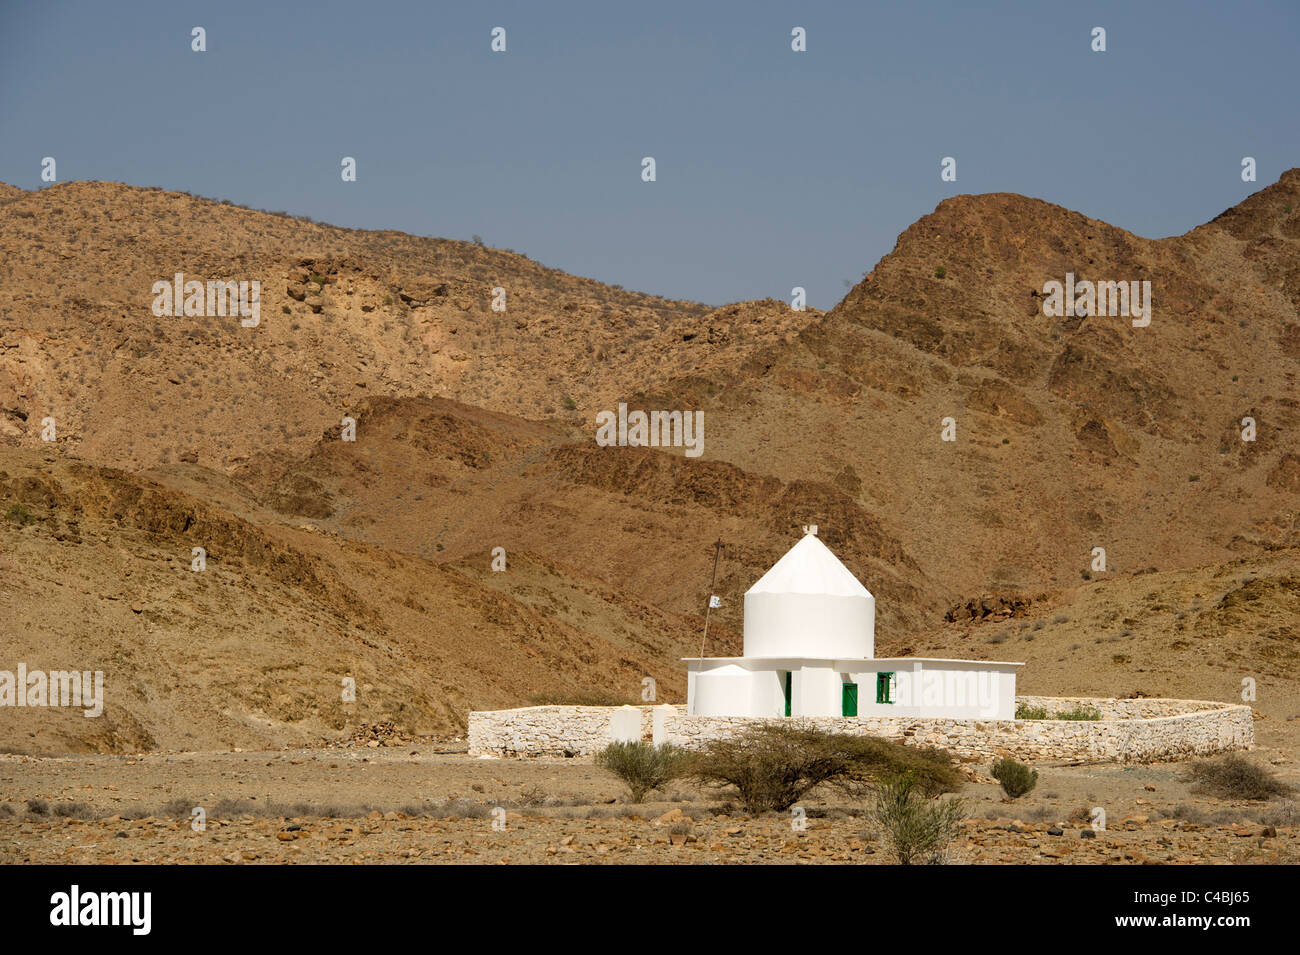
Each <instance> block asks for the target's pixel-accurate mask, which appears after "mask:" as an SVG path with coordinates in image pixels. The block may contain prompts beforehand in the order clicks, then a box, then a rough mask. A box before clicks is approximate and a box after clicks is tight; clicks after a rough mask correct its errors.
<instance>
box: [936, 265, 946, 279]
mask: <svg viewBox="0 0 1300 955" xmlns="http://www.w3.org/2000/svg"><path fill="white" fill-rule="evenodd" d="M947 274H948V270H947V269H945V268H944V267H943V266H942V265H941V266H939V267H938V268H937V269H935V270H934V277H935V278H937V279H941V278H943V277H944V276H946V275H947Z"/></svg>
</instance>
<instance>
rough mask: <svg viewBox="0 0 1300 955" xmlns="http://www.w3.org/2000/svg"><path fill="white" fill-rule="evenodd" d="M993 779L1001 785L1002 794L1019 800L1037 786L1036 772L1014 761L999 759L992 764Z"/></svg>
mask: <svg viewBox="0 0 1300 955" xmlns="http://www.w3.org/2000/svg"><path fill="white" fill-rule="evenodd" d="M993 778H994V779H996V780H997V781H998V782H1000V783H1001V784H1002V791H1003V792H1004V793H1006V794H1007V795H1008V796H1010V797H1011V798H1012V799H1019V798H1020V797H1021V796H1023V795H1024V794H1025V793H1027V792H1029V790H1031V789H1033V788H1034V787H1035V786H1037V785H1038V770H1036V769H1030V768H1029V767H1028V766H1026V765H1025V764H1024V763H1018V762H1016V761H1015V760H1014V759H999V760H998V761H997V762H996V763H994V764H993Z"/></svg>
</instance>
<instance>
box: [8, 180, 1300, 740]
mask: <svg viewBox="0 0 1300 955" xmlns="http://www.w3.org/2000/svg"><path fill="white" fill-rule="evenodd" d="M1298 243H1300V170H1292V171H1290V172H1288V173H1286V174H1284V175H1283V176H1282V178H1281V180H1280V181H1279V182H1277V183H1275V184H1274V185H1272V186H1269V187H1267V188H1266V189H1264V190H1262V191H1260V192H1259V193H1257V194H1255V195H1254V196H1251V197H1250V198H1248V199H1247V200H1246V201H1244V202H1242V203H1241V204H1240V205H1238V206H1237V207H1235V208H1233V209H1230V210H1228V211H1227V212H1225V213H1223V214H1222V215H1221V216H1219V217H1218V218H1216V219H1215V220H1214V221H1212V222H1210V223H1207V224H1205V225H1203V226H1201V227H1199V228H1197V229H1194V230H1192V231H1191V232H1189V233H1187V234H1186V235H1182V236H1176V237H1172V238H1168V239H1161V240H1149V239H1143V238H1141V237H1139V236H1136V235H1133V234H1131V233H1128V232H1125V231H1123V230H1122V229H1119V228H1117V227H1114V226H1111V225H1108V224H1106V223H1102V222H1098V221H1096V220H1092V219H1088V218H1086V217H1084V216H1082V215H1079V214H1077V213H1074V212H1070V211H1068V210H1065V209H1062V208H1060V207H1057V206H1053V205H1051V204H1049V203H1045V202H1041V201H1038V200H1032V199H1027V198H1024V197H1021V196H1015V195H1005V194H997V195H982V196H959V197H956V198H953V199H949V200H946V201H944V202H943V203H941V204H940V205H939V207H938V208H937V209H936V210H935V211H934V212H933V213H932V214H930V215H928V216H925V217H924V218H922V219H920V220H919V221H918V222H917V223H915V224H914V225H913V226H911V227H910V228H909V229H908V230H907V231H905V232H904V233H903V234H902V235H901V236H900V237H899V240H898V244H897V246H896V247H895V249H894V250H893V251H892V252H891V253H890V254H889V255H887V256H886V257H885V258H884V259H882V260H881V261H880V263H878V264H877V265H876V267H875V268H874V269H873V270H872V271H871V272H870V273H868V274H867V275H866V277H865V278H864V279H863V281H862V282H861V283H860V284H859V285H858V286H856V287H855V288H854V289H852V290H851V291H850V292H849V293H848V295H847V296H846V297H845V298H844V300H843V301H842V302H841V303H840V304H839V305H837V306H836V307H835V308H834V309H832V310H831V311H829V312H827V313H824V314H823V313H819V312H817V311H815V310H812V309H809V310H806V311H801V312H797V311H793V310H792V309H790V307H789V306H788V305H787V304H786V303H781V302H774V301H770V300H769V301H764V302H750V303H741V304H736V305H729V306H724V307H722V308H716V309H713V308H708V307H706V306H703V305H700V304H697V303H690V302H680V301H670V300H665V299H660V298H654V297H651V296H646V295H640V294H636V293H631V292H627V291H625V290H623V289H619V288H616V287H610V286H605V285H602V284H600V283H598V282H595V281H592V280H589V279H583V278H578V277H575V276H571V275H567V274H565V273H563V272H559V271H556V270H553V269H548V268H545V267H543V266H540V265H538V264H537V263H535V262H533V261H531V260H529V259H527V258H526V257H524V256H521V255H518V254H515V253H513V252H509V251H502V250H495V249H490V248H486V247H483V246H480V245H476V244H471V243H462V242H453V241H449V240H439V239H426V238H418V237H413V236H407V235H402V234H398V233H392V232H365V231H359V230H346V229H338V228H334V227H330V226H325V225H321V224H316V223H312V222H308V221H302V220H298V219H293V218H290V217H287V216H284V215H282V214H274V213H264V212H258V211H254V210H249V209H244V208H240V207H237V206H232V205H229V204H223V203H216V202H211V201H206V200H201V199H196V198H194V197H190V196H187V195H183V194H176V193H167V192H162V191H159V190H150V189H138V188H132V187H127V186H122V185H117V184H111V183H69V184H65V185H59V186H55V187H51V188H49V189H46V190H43V191H40V192H37V193H26V192H23V191H21V190H16V189H13V188H12V187H5V188H4V189H3V191H0V249H3V251H4V256H3V259H0V517H3V520H0V651H3V654H4V655H3V658H0V668H4V667H6V666H13V665H14V664H16V662H17V661H19V660H22V661H25V662H26V663H27V665H28V666H29V667H37V666H44V667H48V668H51V669H54V668H62V667H76V668H78V669H103V670H104V671H105V674H106V684H107V686H108V687H109V690H108V692H107V702H106V718H105V719H103V720H85V719H84V718H82V717H81V716H80V714H79V713H76V714H73V713H65V712H59V713H53V712H49V711H45V712H41V711H27V712H22V711H10V712H12V713H15V714H16V718H15V719H13V720H9V719H7V720H6V721H5V723H4V724H3V728H0V745H4V746H9V747H11V748H14V749H18V750H33V751H35V750H40V751H62V750H69V749H72V750H82V749H98V750H107V751H120V750H129V749H137V748H141V747H145V748H148V747H151V746H160V747H167V748H178V747H179V748H211V747H214V746H234V745H239V746H246V747H255V746H259V745H279V744H289V743H293V744H298V743H311V742H315V741H321V740H327V739H330V738H334V737H336V736H338V735H339V734H346V733H348V732H350V731H352V730H353V729H355V727H356V726H357V725H358V724H359V723H363V722H374V721H381V720H392V721H394V722H396V723H398V724H400V725H402V726H404V727H406V728H407V729H409V731H410V732H419V733H430V734H439V733H455V732H456V731H458V729H459V728H461V727H463V725H464V719H465V714H466V712H467V711H468V709H470V708H472V707H487V706H504V705H517V704H522V703H525V702H527V701H528V700H529V699H533V698H540V697H551V698H555V697H562V696H565V695H568V696H574V695H581V694H587V695H591V694H603V695H605V696H606V697H608V698H611V699H612V698H623V699H639V696H640V692H641V686H642V682H641V681H642V679H643V678H644V677H646V676H650V677H653V678H654V680H655V681H656V683H657V687H658V691H659V696H660V698H661V699H679V698H681V697H682V695H683V694H684V683H685V681H684V678H683V673H682V669H681V664H680V663H679V662H678V659H679V658H680V657H681V656H686V655H695V654H697V653H698V652H699V649H700V638H701V631H702V626H703V618H702V611H703V608H704V604H705V598H706V597H707V594H708V592H709V575H710V572H711V569H712V564H713V556H714V546H713V545H714V542H715V541H717V540H722V541H723V542H724V544H725V549H724V552H723V559H722V561H721V563H720V566H719V582H718V584H717V586H716V587H715V591H716V592H717V593H719V594H720V595H722V596H723V608H722V610H721V612H715V613H714V614H713V615H712V618H711V622H710V629H709V644H708V646H707V647H706V651H707V652H709V653H711V654H725V653H731V652H739V647H740V630H741V611H742V601H741V595H742V594H743V592H744V590H745V589H746V588H747V587H748V586H749V585H750V584H752V583H753V581H754V580H755V579H756V578H757V577H758V576H759V575H760V574H761V573H762V572H763V571H764V570H765V569H766V568H767V567H768V566H770V565H771V563H772V562H773V561H774V560H775V559H776V558H777V557H779V556H780V555H781V554H782V553H783V552H784V551H785V550H786V549H787V548H788V547H789V546H790V545H791V544H792V543H793V541H794V540H795V538H796V536H797V535H798V534H799V533H800V525H802V524H807V523H816V524H818V525H819V527H820V529H821V530H820V532H821V535H822V537H823V538H824V539H825V541H826V543H827V544H828V545H829V546H830V547H831V548H832V549H833V550H834V551H835V552H836V553H837V554H839V555H840V557H841V558H842V559H843V560H844V561H845V562H846V563H847V564H848V566H849V567H850V568H851V569H852V570H853V571H854V572H855V573H856V574H857V575H858V576H859V577H860V578H861V579H862V580H863V582H864V583H865V584H866V585H867V586H868V588H870V589H871V590H872V592H873V593H875V594H876V597H877V601H878V613H879V619H878V624H877V631H878V636H877V640H878V646H879V647H880V649H881V652H911V653H926V652H940V651H942V652H943V653H945V654H960V655H965V656H983V657H987V658H999V659H1007V658H1010V659H1017V660H1021V659H1023V660H1026V661H1027V662H1028V664H1029V666H1027V668H1026V670H1025V673H1024V676H1023V686H1024V689H1025V690H1026V691H1028V692H1069V693H1076V692H1085V691H1087V692H1096V693H1099V694H1105V695H1124V694H1125V693H1133V692H1160V693H1162V694H1167V695H1179V694H1184V695H1203V696H1211V697H1220V698H1229V697H1230V696H1231V695H1232V694H1233V693H1234V692H1237V689H1236V688H1237V687H1238V685H1239V683H1240V679H1241V676H1243V675H1249V676H1252V677H1254V678H1256V679H1258V680H1259V681H1260V683H1261V684H1269V685H1270V686H1271V691H1270V694H1271V695H1269V702H1268V703H1267V704H1265V702H1263V701H1264V700H1265V695H1263V694H1262V695H1261V703H1260V707H1261V709H1264V708H1265V707H1266V705H1267V706H1271V707H1275V708H1276V709H1275V710H1274V711H1271V712H1274V713H1275V715H1276V716H1277V718H1279V719H1280V720H1284V719H1285V718H1286V717H1287V716H1291V715H1295V713H1294V711H1295V709H1296V706H1297V702H1298V701H1300V698H1298V697H1297V693H1296V690H1297V685H1296V678H1297V675H1298V674H1297V671H1296V660H1297V658H1298V654H1300V624H1298V622H1297V613H1298V612H1300V608H1297V606H1296V605H1295V599H1296V593H1297V586H1296V583H1295V582H1296V580H1297V579H1300V577H1297V575H1296V571H1297V568H1296V558H1297V554H1298V553H1300V442H1297V441H1296V440H1295V438H1294V435H1295V433H1296V427H1297V424H1300V406H1298V405H1297V397H1298V396H1297V388H1296V375H1297V373H1298V372H1300V246H1298ZM176 273H181V274H182V275H183V277H184V280H198V281H200V282H204V283H206V282H208V281H235V282H237V281H241V280H242V281H250V282H251V281H257V282H259V283H260V287H261V295H260V300H259V303H258V304H259V315H258V320H257V323H256V324H255V325H251V326H250V325H247V324H241V322H240V317H239V316H238V315H233V314H226V315H206V314H195V315H188V316H187V315H184V314H181V315H172V314H170V313H169V312H168V313H167V314H163V315H156V314H155V308H154V303H155V298H156V293H155V291H154V286H155V283H157V282H163V283H171V282H172V281H173V279H174V276H175V275H176ZM1067 275H1068V276H1073V279H1074V281H1075V282H1076V283H1077V282H1084V281H1090V282H1121V281H1122V282H1126V283H1127V282H1136V283H1138V285H1137V288H1138V289H1142V288H1144V286H1142V283H1144V282H1149V283H1150V285H1149V296H1150V297H1149V300H1148V301H1149V304H1150V313H1149V324H1141V322H1139V325H1138V326H1136V327H1135V325H1134V324H1133V321H1132V318H1131V317H1130V316H1127V315H1108V314H1096V315H1081V314H1066V313H1064V312H1062V311H1060V310H1054V309H1053V307H1052V305H1051V303H1050V301H1049V295H1048V293H1045V292H1044V288H1045V285H1046V284H1047V283H1049V282H1052V281H1056V282H1060V283H1062V284H1063V285H1064V284H1066V283H1067V281H1068V279H1067ZM494 301H495V302H497V304H498V307H500V305H501V303H502V301H504V310H503V311H499V310H494V308H493V303H494ZM231 311H233V309H232V310H231ZM619 403H625V404H626V405H627V406H628V408H630V409H645V410H651V409H655V410H664V411H673V410H678V411H701V412H703V423H704V431H703V453H702V454H700V455H699V456H698V457H696V456H690V455H687V454H686V453H684V452H685V449H684V448H681V447H605V446H601V445H599V444H598V443H597V441H596V440H595V436H596V428H597V415H598V414H600V413H601V412H604V411H613V410H614V409H616V408H617V406H618V404H619ZM49 419H52V420H53V425H54V437H55V440H53V441H43V440H42V432H43V431H45V432H46V433H47V434H48V433H49V432H48V430H47V427H48V425H47V422H48V421H49ZM345 419H347V420H345ZM1244 419H1250V422H1246V421H1245V420H1244ZM349 421H350V422H352V425H351V430H350V429H349V424H348V422H349ZM1243 433H1245V434H1246V435H1247V436H1248V437H1250V438H1251V439H1252V440H1244V439H1243ZM352 437H355V440H351V438H352ZM945 437H949V438H954V440H945V439H944V438H945ZM195 547H201V548H203V549H204V553H205V554H206V556H207V562H208V563H207V569H206V570H204V571H201V572H199V571H194V570H192V569H191V563H192V552H193V548H195ZM497 548H500V549H501V550H500V551H498V550H496V549H497ZM1094 548H1103V549H1104V551H1105V565H1106V570H1104V571H1102V570H1096V571H1094V570H1093V569H1092V567H1093V565H1094V561H1096V560H1097V557H1096V556H1095V551H1094ZM494 555H503V559H504V561H505V567H506V569H505V570H504V571H502V572H498V571H494V570H493V569H492V565H493V561H494V559H495V557H494ZM498 566H499V561H498ZM1115 643H1123V644H1124V645H1123V646H1122V647H1116V646H1113V645H1112V644H1115ZM11 658H12V661H13V662H5V661H9V660H10V659H11ZM348 676H351V677H353V678H354V679H355V681H356V685H357V701H356V703H343V702H342V701H341V697H340V684H341V681H342V680H343V678H344V677H348ZM1083 683H1087V684H1088V685H1087V686H1083V685H1082V684H1083ZM91 724H93V725H91Z"/></svg>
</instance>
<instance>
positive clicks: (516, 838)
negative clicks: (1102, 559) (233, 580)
mask: <svg viewBox="0 0 1300 955" xmlns="http://www.w3.org/2000/svg"><path fill="white" fill-rule="evenodd" d="M375 741H376V742H381V740H379V739H376V740H375ZM1254 756H1255V758H1256V759H1258V760H1259V761H1261V762H1265V763H1268V764H1273V765H1272V767H1271V768H1273V769H1275V770H1277V776H1278V778H1279V779H1281V780H1283V781H1285V782H1290V783H1292V784H1293V785H1294V784H1297V783H1300V766H1297V764H1296V762H1295V761H1294V759H1293V758H1292V757H1291V756H1288V755H1286V754H1283V753H1282V752H1281V751H1278V750H1274V749H1263V750H1261V751H1257V752H1256V753H1255V754H1254ZM963 768H964V770H965V773H966V775H967V777H968V780H969V781H968V782H967V783H966V784H965V786H964V788H963V789H962V791H961V793H960V798H962V799H963V800H964V801H965V802H966V805H967V813H968V816H969V818H968V821H967V823H966V824H965V827H964V831H963V835H962V836H961V837H960V838H959V839H958V840H957V841H956V843H955V844H954V845H953V847H952V849H951V852H950V855H949V859H950V861H951V862H954V863H971V864H996V863H1016V864H1162V863H1163V864H1169V863H1174V864H1176V863H1191V862H1197V863H1222V864H1232V865H1246V864H1255V863H1282V864H1294V863H1297V862H1300V804H1297V802H1296V801H1295V800H1294V798H1291V799H1287V798H1275V799H1271V800H1265V801H1250V800H1224V799H1217V798H1211V797H1207V796H1205V795H1204V794H1200V793H1198V792H1196V791H1194V789H1195V787H1194V786H1193V785H1192V784H1191V783H1190V782H1189V781H1188V780H1187V779H1186V768H1187V767H1186V766H1185V765H1184V764H1173V763H1170V764H1159V765H1132V766H1125V765H1118V764H1114V763H1097V764H1085V765H1051V764H1041V763H1040V764H1036V768H1038V770H1039V772H1040V780H1039V783H1038V785H1037V787H1035V789H1034V790H1032V791H1031V792H1029V793H1028V794H1026V795H1024V796H1021V797H1020V798H1019V799H1016V800H1014V801H1012V800H1009V799H1007V798H1006V797H1005V796H1004V795H1003V792H1002V790H1001V788H1000V787H999V785H998V784H997V783H996V781H994V780H993V779H992V778H991V777H990V776H989V775H988V767H987V766H981V765H977V764H966V765H965V766H964V767H963ZM799 805H800V806H801V807H802V808H803V809H804V811H805V819H806V823H807V828H806V829H803V830H796V829H795V828H794V827H793V826H792V818H793V816H792V814H784V813H764V814H758V815H749V814H747V813H745V812H744V811H743V810H742V809H740V808H738V807H737V806H735V805H734V804H733V802H732V800H731V799H729V798H728V793H727V791H726V790H718V789H713V788H705V789H701V788H699V787H697V786H693V785H691V784H689V783H681V784H678V783H674V784H670V785H669V786H667V787H666V791H665V792H662V793H652V794H651V795H650V796H649V797H648V798H647V800H646V801H645V802H643V803H641V804H632V803H629V802H628V801H627V794H626V790H625V789H624V788H623V786H622V784H621V783H620V782H619V781H618V780H616V779H615V778H614V777H612V776H611V775H609V774H608V773H606V772H604V771H602V770H600V769H598V768H596V767H595V766H594V765H592V762H591V760H590V759H583V758H574V759H562V758H549V759H548V758H539V759H480V758H471V757H469V756H467V755H465V753H464V745H463V743H460V744H458V743H457V742H456V741H454V740H447V741H432V740H400V739H395V738H392V737H389V738H388V739H385V740H382V742H381V745H379V746H375V747H371V746H369V745H367V744H366V742H363V741H361V740H355V741H350V742H349V743H348V744H345V745H340V746H338V747H334V748H329V749H326V750H320V749H309V750H301V749H299V750H287V751H279V752H253V753H240V752H225V753H171V754H169V753H145V754H139V755H134V756H103V755H90V756H70V757H41V758H37V757H23V756H12V755H11V756H0V861H3V862H10V863H115V864H116V863H174V862H191V863H206V864H223V863H231V864H241V863H269V864H279V863H369V862H385V863H387V862H392V863H416V862H425V863H433V862H463V863H527V864H534V863H535V864H550V863H574V862H581V863H609V864H613V863H631V864H652V865H657V864H672V863H691V864H704V863H714V862H738V863H740V862H743V863H767V864H805V863H877V864H885V863H889V862H892V861H893V860H892V858H891V857H890V855H889V852H888V851H887V848H886V847H885V846H884V845H883V844H882V842H881V839H880V837H879V834H878V833H877V832H876V831H874V830H873V828H872V826H871V825H870V824H869V822H868V821H867V820H866V819H864V818H863V812H862V810H863V804H862V803H855V802H853V801H851V800H849V799H847V798H846V797H844V796H843V795H841V794H840V793H839V792H838V791H837V790H835V789H833V788H826V787H823V788H821V789H818V790H814V791H813V792H812V793H810V794H809V795H808V796H807V797H806V798H805V799H803V800H801V802H800V803H799ZM195 807H203V808H204V811H205V813H206V829H205V830H204V831H201V832H200V831H195V830H194V829H193V828H192V825H191V822H192V818H193V817H192V813H193V809H194V808H195ZM498 807H500V809H501V810H504V813H498V814H497V816H496V817H495V818H497V819H499V820H504V823H505V828H504V829H503V830H501V829H495V828H494V827H493V820H494V815H493V811H494V810H496V809H497V808H498ZM1096 807H1101V808H1103V809H1104V810H1105V813H1106V828H1105V829H1104V830H1100V829H1098V828H1097V827H1095V826H1094V824H1093V821H1092V818H1093V817H1092V810H1093V809H1094V808H1096ZM498 824H499V823H498ZM1085 830H1087V831H1088V833H1089V835H1087V836H1085V835H1083V833H1084V831H1085Z"/></svg>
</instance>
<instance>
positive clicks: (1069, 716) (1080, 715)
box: [1051, 704, 1101, 721]
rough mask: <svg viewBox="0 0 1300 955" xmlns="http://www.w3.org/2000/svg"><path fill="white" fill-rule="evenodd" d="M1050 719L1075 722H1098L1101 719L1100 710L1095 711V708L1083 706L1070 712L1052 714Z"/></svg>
mask: <svg viewBox="0 0 1300 955" xmlns="http://www.w3.org/2000/svg"><path fill="white" fill-rule="evenodd" d="M1051 719H1054V720H1076V721H1090V720H1099V719H1101V710H1099V709H1097V707H1095V706H1089V705H1087V704H1083V705H1080V706H1076V707H1075V708H1074V709H1072V710H1063V711H1062V712H1060V713H1054V714H1052V716H1051Z"/></svg>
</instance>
